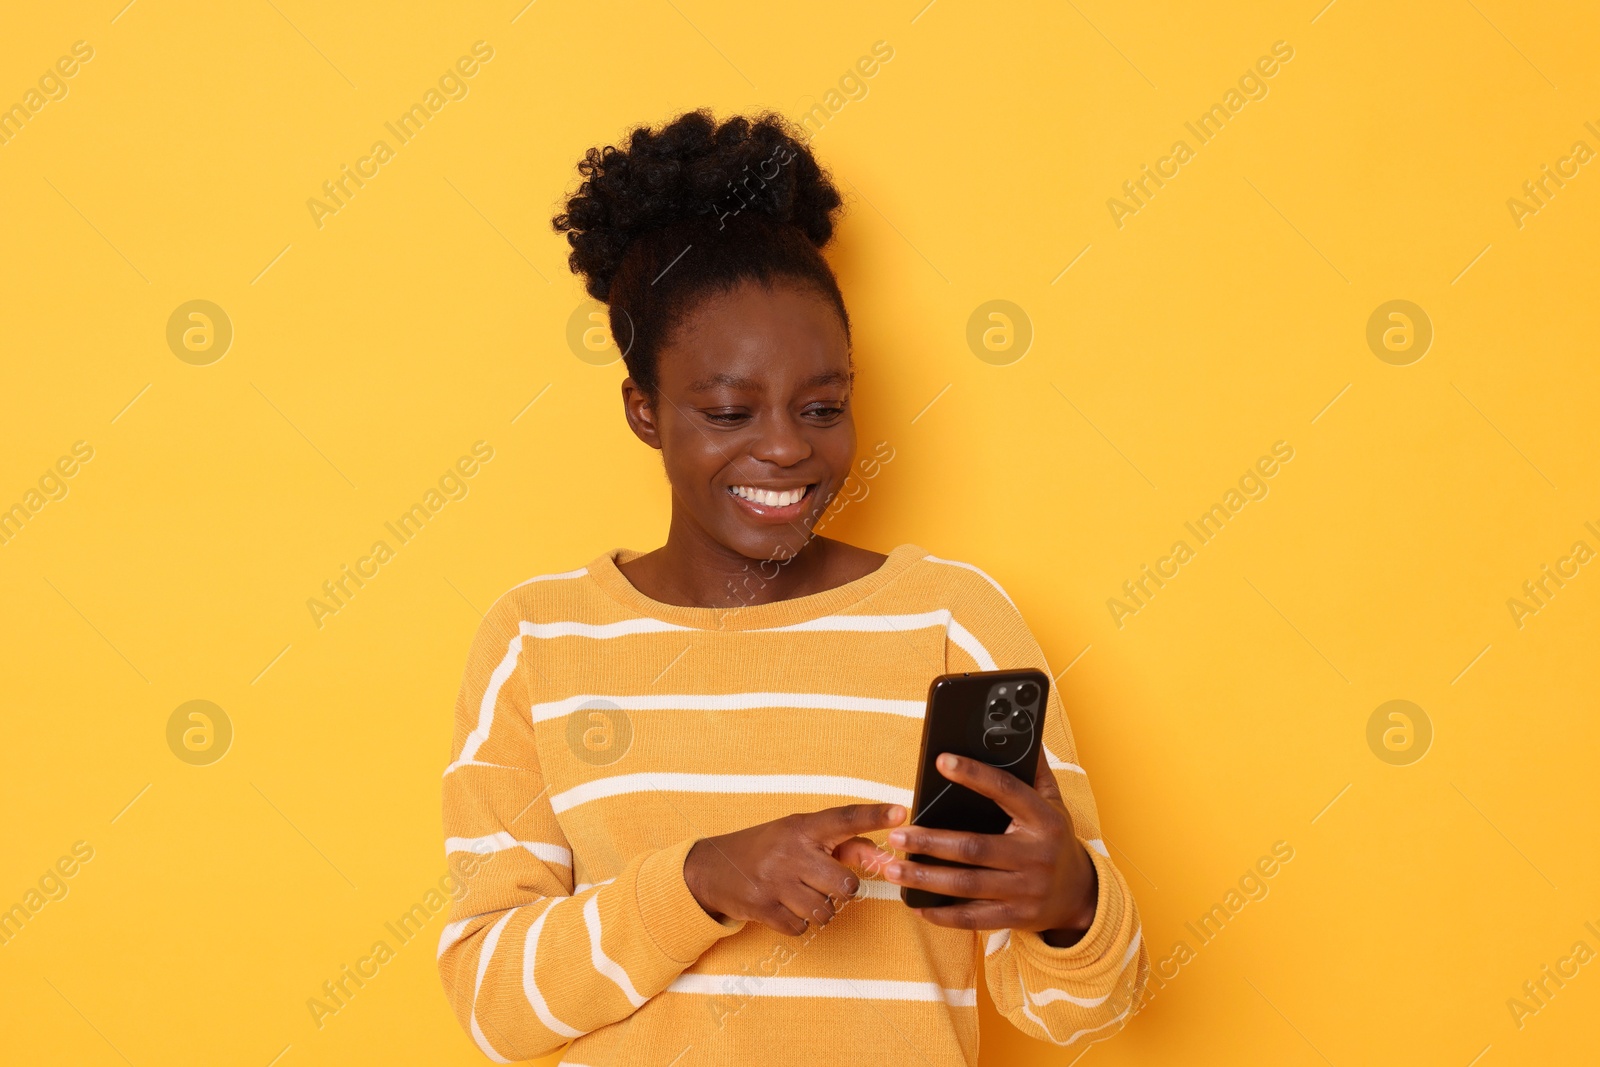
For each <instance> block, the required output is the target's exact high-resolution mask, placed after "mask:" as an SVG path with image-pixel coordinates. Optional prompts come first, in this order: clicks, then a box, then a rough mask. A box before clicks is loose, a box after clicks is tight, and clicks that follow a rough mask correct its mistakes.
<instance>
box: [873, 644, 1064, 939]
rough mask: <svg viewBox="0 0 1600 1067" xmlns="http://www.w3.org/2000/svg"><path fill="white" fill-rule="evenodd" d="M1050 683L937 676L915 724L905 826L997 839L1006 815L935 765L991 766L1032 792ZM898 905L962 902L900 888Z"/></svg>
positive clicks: (1012, 676)
mask: <svg viewBox="0 0 1600 1067" xmlns="http://www.w3.org/2000/svg"><path fill="white" fill-rule="evenodd" d="M1049 694H1050V677H1049V676H1048V675H1047V674H1045V673H1044V672H1043V671H1041V670H1035V669H1033V668H1025V669H1022V670H1013V671H968V672H963V673H961V674H941V675H940V676H939V677H937V678H935V679H934V680H933V681H932V682H931V683H930V684H929V686H928V710H927V713H926V714H925V715H924V716H923V719H922V752H921V755H919V756H918V757H917V791H916V794H915V797H914V799H913V800H912V803H911V812H912V814H911V823H912V824H913V825H916V826H930V827H934V828H936V829H940V830H966V831H969V832H972V833H979V834H1003V833H1005V831H1006V827H1007V826H1010V825H1011V816H1009V815H1007V814H1006V813H1005V810H1004V809H1003V808H1001V807H1000V805H999V804H997V803H995V802H994V801H993V800H990V799H989V798H988V797H986V796H984V795H983V794H982V793H975V792H973V791H972V790H970V789H968V788H967V787H966V786H964V785H958V784H957V783H955V782H952V781H950V780H949V779H948V778H946V777H945V776H944V775H942V774H940V773H939V768H938V767H937V766H935V765H934V761H935V760H937V759H938V758H939V754H940V753H942V752H954V753H955V754H956V755H958V756H966V757H968V758H970V759H975V760H979V761H981V762H983V763H987V764H989V765H990V766H991V767H998V768H1000V769H1001V770H1004V771H1007V772H1009V773H1011V774H1014V775H1016V776H1017V777H1018V778H1020V779H1022V781H1023V782H1025V783H1027V784H1028V785H1029V786H1030V787H1031V786H1032V785H1033V783H1034V780H1035V775H1036V774H1037V773H1038V769H1039V751H1040V749H1042V748H1043V747H1044V709H1045V703H1046V698H1047V697H1048V696H1049ZM907 858H908V859H910V860H911V861H912V862H914V863H927V864H933V865H936V866H941V867H967V866H971V865H970V864H966V863H959V862H957V861H955V860H947V859H940V858H938V857H936V856H925V855H922V854H920V853H915V852H914V853H911V854H910V855H909V856H908V857H907ZM900 899H901V900H903V901H905V902H906V903H907V904H908V905H910V906H911V907H913V908H937V907H941V906H943V905H945V904H960V903H962V902H964V901H965V900H967V899H968V898H966V897H953V896H948V895H946V894H944V893H933V892H930V891H928V890H926V889H913V888H911V887H910V886H901V887H900Z"/></svg>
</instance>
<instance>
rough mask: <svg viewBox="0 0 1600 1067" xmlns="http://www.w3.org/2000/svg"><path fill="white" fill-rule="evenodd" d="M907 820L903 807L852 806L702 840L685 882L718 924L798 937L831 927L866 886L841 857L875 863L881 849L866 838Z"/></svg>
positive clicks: (685, 869)
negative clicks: (810, 927)
mask: <svg viewBox="0 0 1600 1067" xmlns="http://www.w3.org/2000/svg"><path fill="white" fill-rule="evenodd" d="M905 818H906V809H905V808H904V807H903V806H901V805H899V804H845V805H843V806H841V807H837V808H824V809H823V810H822V811H813V812H805V813H801V814H796V815H785V816H784V817H783V818H781V819H774V820H773V821H772V822H764V823H759V824H757V825H755V826H751V827H747V828H745V829H743V830H736V831H734V832H733V833H730V834H722V835H720V836H718V837H706V838H701V839H700V840H699V841H696V842H695V843H694V846H693V847H692V848H690V849H689V854H688V856H687V857H685V859H684V863H683V877H684V881H685V882H686V883H687V884H688V886H689V892H691V893H693V894H694V898H695V899H696V900H697V901H699V902H700V906H701V907H702V908H704V909H705V911H706V914H708V915H710V916H711V917H712V918H715V919H718V920H721V919H723V918H725V917H726V918H732V919H747V920H748V919H754V920H755V921H756V922H759V923H763V924H765V925H767V926H769V927H771V928H772V929H773V930H776V931H777V932H778V933H780V934H788V935H790V936H798V935H800V934H803V933H805V931H806V926H807V924H808V923H809V924H814V925H816V926H819V927H821V926H826V925H827V924H828V921H829V920H830V919H832V918H833V916H834V914H835V913H836V912H837V911H838V910H839V909H840V908H841V907H843V906H844V902H845V901H847V900H849V899H850V898H851V897H853V896H855V893H856V889H857V888H858V887H859V886H860V884H861V880H860V878H859V877H857V876H856V874H855V872H854V871H852V870H851V869H850V868H849V867H848V866H846V865H845V864H844V863H841V862H840V860H839V858H837V857H836V850H838V855H839V856H844V857H845V858H850V857H864V856H871V855H872V854H873V853H875V852H876V846H874V845H873V844H872V842H871V841H869V840H867V839H866V838H864V837H861V836H860V835H861V834H865V833H869V832H870V831H873V830H887V829H891V828H893V827H896V826H899V825H900V824H901V823H903V822H904V821H905ZM845 846H848V847H845ZM891 858H892V854H888V853H885V854H883V862H887V861H888V860H889V859H891ZM869 862H870V861H869ZM863 866H864V867H865V868H866V869H871V868H870V866H868V864H867V863H864V864H863Z"/></svg>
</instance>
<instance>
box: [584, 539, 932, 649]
mask: <svg viewBox="0 0 1600 1067" xmlns="http://www.w3.org/2000/svg"><path fill="white" fill-rule="evenodd" d="M644 554H645V553H644V552H642V551H640V550H638V549H633V548H613V549H611V550H610V551H608V552H604V553H602V554H601V555H599V556H598V557H596V558H595V559H594V561H593V562H591V563H590V564H589V566H588V571H589V577H590V578H591V579H593V581H594V582H595V584H596V585H598V586H599V587H600V588H601V590H603V591H604V592H605V593H606V595H607V596H609V597H611V599H613V600H615V601H616V602H617V603H619V604H621V605H622V606H623V607H625V608H627V609H628V610H629V611H630V612H633V613H634V614H635V615H643V616H645V617H647V618H652V619H656V620H659V621H661V622H666V623H671V624H673V625H675V626H683V627H687V628H689V629H694V630H763V629H770V628H772V627H775V626H788V625H792V624H794V623H801V622H810V621H811V620H813V619H820V618H823V617H824V616H827V615H832V614H834V613H836V612H838V611H841V610H843V609H844V608H848V607H850V606H851V605H853V604H859V603H860V602H861V601H863V600H866V599H867V598H868V597H870V596H872V595H873V594H875V593H877V592H879V591H880V590H882V589H883V588H884V587H886V586H887V585H889V584H890V583H891V582H893V581H894V580H895V579H897V578H898V577H900V575H902V574H904V573H905V571H906V570H907V569H908V568H909V567H910V566H911V565H912V564H913V563H915V562H916V561H917V560H919V559H921V558H922V557H923V556H925V555H927V552H925V551H924V550H923V549H921V548H919V547H918V546H917V545H914V544H910V543H906V544H902V545H897V546H895V547H894V548H893V549H891V550H890V552H889V554H888V558H887V559H885V560H884V561H883V563H881V564H880V565H879V566H878V569H877V570H874V571H872V572H870V573H868V574H864V575H862V576H861V577H860V578H857V579H855V580H854V581H849V582H845V583H844V584H843V585H836V586H834V587H833V588H832V589H825V590H823V591H822V592H820V593H811V594H808V595H806V596H798V597H790V598H789V599H787V600H774V601H771V602H770V603H766V604H739V603H737V602H734V603H730V604H729V605H728V606H727V607H725V608H721V607H719V608H705V607H689V606H686V605H683V604H665V603H662V602H661V601H659V600H653V599H651V598H650V597H648V596H646V595H645V594H643V593H641V592H640V591H639V590H638V588H637V587H636V586H635V585H634V584H633V583H632V582H630V581H629V580H628V577H627V575H625V574H623V573H622V570H621V568H620V567H619V566H618V564H620V563H628V562H631V561H632V560H635V559H638V558H639V557H640V556H642V555H644ZM759 568H760V564H756V563H754V562H752V564H751V567H750V573H751V574H752V575H753V576H754V578H755V580H757V581H759V580H760V577H761V571H760V569H759Z"/></svg>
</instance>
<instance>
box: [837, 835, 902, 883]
mask: <svg viewBox="0 0 1600 1067" xmlns="http://www.w3.org/2000/svg"><path fill="white" fill-rule="evenodd" d="M833 858H834V859H836V860H838V861H839V862H840V863H842V864H844V865H845V866H846V867H854V868H855V869H857V870H859V871H862V872H864V873H866V874H869V875H872V876H873V877H877V876H878V875H879V873H880V872H882V870H883V868H884V865H885V864H887V863H888V862H889V861H890V860H892V859H894V853H893V852H890V851H888V850H887V849H883V848H880V847H879V846H878V844H877V842H875V841H869V840H867V839H866V838H864V837H852V838H850V840H848V841H845V842H842V843H840V844H839V845H838V846H837V847H836V848H835V849H834V850H833Z"/></svg>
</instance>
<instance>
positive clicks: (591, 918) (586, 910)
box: [583, 896, 650, 1008]
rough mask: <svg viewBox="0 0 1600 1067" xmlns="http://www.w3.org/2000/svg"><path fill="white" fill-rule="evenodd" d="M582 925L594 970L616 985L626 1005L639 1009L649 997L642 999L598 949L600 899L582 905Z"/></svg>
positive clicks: (596, 898)
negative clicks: (587, 932) (586, 935)
mask: <svg viewBox="0 0 1600 1067" xmlns="http://www.w3.org/2000/svg"><path fill="white" fill-rule="evenodd" d="M583 924H584V925H585V926H587V927H588V928H589V959H590V960H592V961H593V962H594V969H595V970H597V971H599V972H600V973H601V974H603V975H605V976H606V977H607V978H609V979H611V980H612V981H613V982H615V983H617V988H618V989H621V990H622V995H623V996H625V997H627V998H628V1003H629V1004H632V1005H633V1006H634V1007H636V1008H637V1007H640V1006H641V1005H643V1004H644V1002H645V1001H646V1000H649V999H650V998H649V997H642V996H640V995H639V991H638V990H637V989H635V988H633V980H632V979H631V978H629V977H628V972H627V971H625V970H623V969H622V967H621V965H620V964H618V963H617V961H616V960H614V959H612V958H611V957H610V956H607V955H606V952H605V949H603V948H601V947H600V898H599V897H598V896H591V897H590V898H589V899H588V901H587V902H585V903H584V905H583Z"/></svg>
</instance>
